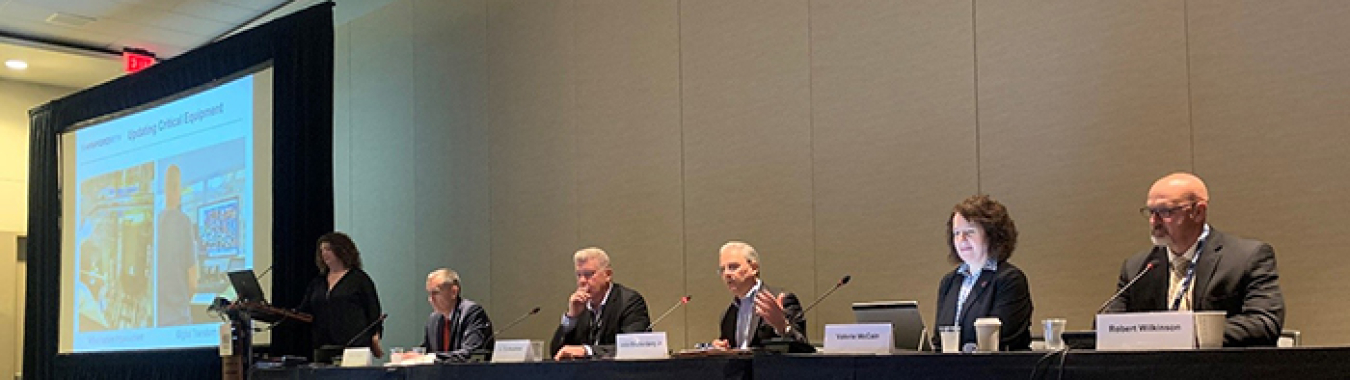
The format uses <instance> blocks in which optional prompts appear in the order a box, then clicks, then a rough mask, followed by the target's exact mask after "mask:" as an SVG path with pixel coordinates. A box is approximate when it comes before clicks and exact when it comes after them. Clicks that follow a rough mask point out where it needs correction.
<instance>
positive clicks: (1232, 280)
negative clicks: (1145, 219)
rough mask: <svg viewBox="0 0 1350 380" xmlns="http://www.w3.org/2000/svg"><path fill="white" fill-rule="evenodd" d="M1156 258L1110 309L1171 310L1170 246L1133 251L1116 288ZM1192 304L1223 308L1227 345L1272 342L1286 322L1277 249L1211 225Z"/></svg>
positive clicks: (1197, 268) (1198, 308)
mask: <svg viewBox="0 0 1350 380" xmlns="http://www.w3.org/2000/svg"><path fill="white" fill-rule="evenodd" d="M1149 261H1154V262H1156V264H1154V268H1153V269H1152V270H1150V271H1149V272H1148V273H1145V274H1144V276H1143V277H1140V278H1139V282H1136V283H1135V284H1134V286H1132V287H1130V289H1128V290H1126V291H1125V293H1122V294H1121V295H1120V297H1119V298H1117V299H1116V300H1115V301H1112V302H1111V304H1110V306H1108V307H1107V311H1108V312H1136V311H1163V310H1170V309H1171V306H1172V305H1170V304H1169V302H1170V301H1171V299H1170V298H1169V297H1168V296H1169V295H1168V294H1167V287H1168V285H1169V282H1170V278H1169V273H1168V270H1169V269H1170V268H1169V266H1170V264H1169V263H1170V258H1169V257H1168V253H1167V248H1164V247H1153V248H1150V249H1148V250H1145V251H1143V252H1139V253H1138V254H1135V255H1134V256H1133V257H1130V258H1129V259H1128V260H1125V263H1124V265H1121V268H1120V280H1119V282H1118V283H1117V287H1116V288H1117V289H1120V288H1121V287H1123V286H1125V284H1126V283H1129V282H1130V279H1133V278H1134V276H1136V275H1138V274H1139V271H1141V270H1143V268H1144V266H1146V265H1148V264H1147V263H1148V262H1149ZM1192 281H1193V285H1192V286H1193V288H1194V290H1195V292H1194V294H1193V299H1192V305H1193V307H1192V309H1194V310H1196V311H1201V310H1222V311H1224V312H1226V313H1227V315H1228V325H1227V327H1225V328H1224V332H1223V345H1224V346H1227V347H1242V346H1274V345H1275V343H1276V342H1277V341H1278V340H1279V339H1280V329H1281V327H1282V326H1283V324H1284V295H1282V294H1281V293H1280V275H1279V273H1277V271H1276V269H1275V249H1274V248H1272V247H1271V246H1270V244H1266V243H1264V242H1261V241H1257V240H1251V239H1243V238H1240V237H1237V236H1229V235H1226V234H1224V233H1222V232H1219V231H1218V230H1216V229H1213V228H1210V230H1209V237H1207V238H1206V240H1205V244H1204V247H1203V248H1202V250H1201V251H1200V257H1199V258H1197V259H1196V263H1195V278H1194V279H1193V280H1192Z"/></svg>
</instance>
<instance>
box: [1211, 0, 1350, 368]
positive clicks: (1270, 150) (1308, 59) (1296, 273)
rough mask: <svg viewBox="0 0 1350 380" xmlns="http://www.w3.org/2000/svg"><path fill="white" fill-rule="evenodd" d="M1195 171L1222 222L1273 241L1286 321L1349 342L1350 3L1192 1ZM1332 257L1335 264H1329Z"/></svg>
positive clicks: (1327, 340) (1317, 337) (1323, 338)
mask: <svg viewBox="0 0 1350 380" xmlns="http://www.w3.org/2000/svg"><path fill="white" fill-rule="evenodd" d="M1188 9H1189V24H1190V39H1191V86H1192V96H1193V99H1194V101H1193V107H1194V114H1195V117H1194V128H1195V167H1196V171H1197V172H1198V173H1199V174H1200V175H1201V176H1203V177H1204V178H1205V179H1206V181H1207V182H1208V184H1209V186H1210V196H1211V197H1212V198H1213V201H1214V202H1213V203H1212V206H1211V207H1212V208H1211V210H1212V212H1211V213H1210V215H1211V221H1212V223H1213V225H1214V226H1215V228H1218V229H1221V230H1224V231H1226V232H1230V233H1233V234H1237V235H1243V236H1246V237H1251V238H1258V239H1261V240H1264V241H1266V242H1268V243H1271V245H1273V246H1274V247H1275V252H1276V255H1277V259H1278V261H1279V269H1280V274H1281V278H1280V285H1281V287H1282V288H1283V290H1284V296H1285V306H1286V311H1287V312H1286V319H1285V327H1286V328H1290V329H1296V330H1301V331H1303V333H1304V343H1305V344H1312V345H1333V344H1345V343H1346V342H1350V326H1346V324H1345V321H1346V320H1347V319H1350V312H1348V311H1346V310H1350V299H1347V298H1346V297H1345V294H1346V287H1345V286H1344V285H1342V284H1344V279H1345V278H1346V277H1350V268H1347V267H1346V266H1345V265H1338V264H1336V263H1337V262H1339V261H1340V260H1341V258H1342V257H1343V255H1344V251H1345V250H1344V248H1342V244H1341V242H1342V241H1343V240H1344V237H1345V236H1346V235H1348V234H1350V226H1347V225H1346V224H1345V223H1344V222H1343V220H1344V218H1345V215H1347V214H1350V204H1347V203H1346V202H1345V198H1346V196H1345V194H1346V191H1345V189H1346V188H1350V175H1346V174H1347V169H1346V163H1347V162H1350V151H1347V150H1346V149H1345V144H1346V142H1347V141H1350V107H1347V104H1350V40H1347V39H1346V36H1347V35H1350V3H1346V2H1343V1H1332V0H1327V1H1292V2H1289V1H1286V2H1278V3H1267V2H1260V1H1242V2H1231V1H1192V2H1190V3H1189V6H1188ZM1328 263H1331V264H1330V265H1328Z"/></svg>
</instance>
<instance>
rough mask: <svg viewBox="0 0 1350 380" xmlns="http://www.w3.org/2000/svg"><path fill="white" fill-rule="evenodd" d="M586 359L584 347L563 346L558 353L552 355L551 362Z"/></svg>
mask: <svg viewBox="0 0 1350 380" xmlns="http://www.w3.org/2000/svg"><path fill="white" fill-rule="evenodd" d="M584 357H586V346H577V345H571V346H563V347H562V348H559V349H558V353H557V354H556V355H553V360H563V359H580V358H584Z"/></svg>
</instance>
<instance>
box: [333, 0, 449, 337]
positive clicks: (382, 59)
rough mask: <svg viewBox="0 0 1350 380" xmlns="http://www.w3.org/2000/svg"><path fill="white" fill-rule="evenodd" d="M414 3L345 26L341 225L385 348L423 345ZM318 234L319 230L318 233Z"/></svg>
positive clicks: (397, 5) (393, 6) (394, 5)
mask: <svg viewBox="0 0 1350 380" xmlns="http://www.w3.org/2000/svg"><path fill="white" fill-rule="evenodd" d="M413 14H414V12H413V7H412V3H411V2H408V1H402V2H395V3H392V4H390V5H388V6H386V7H383V8H380V9H378V10H376V11H374V12H371V13H370V14H369V15H367V16H366V17H363V18H360V19H357V20H354V21H352V22H351V23H350V24H348V27H349V28H350V29H349V31H350V33H351V36H350V41H351V49H350V53H349V60H350V61H349V62H348V70H349V72H350V73H351V83H350V85H349V87H348V91H349V95H348V96H349V97H350V104H351V121H350V123H351V133H350V134H349V137H350V138H351V141H352V148H351V156H350V157H351V158H350V163H351V165H350V166H351V175H350V188H349V191H350V195H349V198H350V199H351V208H350V212H351V216H350V218H349V219H348V220H347V224H346V225H338V229H339V230H344V231H345V232H348V233H350V234H351V236H352V239H353V240H355V241H356V244H357V247H359V248H360V249H361V253H362V255H361V256H362V261H363V264H365V270H366V272H367V273H369V274H370V276H371V278H372V279H373V280H374V281H375V285H376V289H377V290H378V291H379V293H380V296H381V297H380V306H381V307H382V309H383V310H384V312H385V313H388V314H389V318H388V320H387V321H386V322H385V326H386V329H385V330H384V335H383V341H384V342H385V343H386V344H387V347H397V346H407V345H410V344H416V343H421V341H422V339H421V330H420V329H416V328H410V327H415V326H422V325H423V324H424V323H425V322H426V319H425V317H426V316H425V315H417V314H418V313H417V311H418V310H420V309H419V306H420V305H422V304H425V303H426V301H423V297H408V296H407V295H408V294H424V293H425V292H426V290H424V289H423V284H422V283H421V281H416V280H415V279H417V278H419V277H420V276H422V275H424V273H421V268H418V267H416V264H415V263H414V262H413V260H412V257H414V255H413V253H414V244H413V242H414V237H415V235H414V231H415V226H416V224H415V221H414V219H413V218H412V217H411V216H412V215H414V214H415V212H416V210H417V208H418V207H417V205H416V204H415V203H414V202H413V196H414V191H415V187H414V186H415V185H414V183H415V181H416V177H415V175H414V173H415V170H414V169H415V166H414V165H413V164H411V162H413V161H414V160H415V159H416V155H415V153H414V152H415V144H414V141H415V138H416V135H415V132H414V125H415V124H414V106H413V104H414V102H413V101H412V98H413V96H414V92H413V89H414V83H416V82H417V81H418V79H417V78H416V77H415V76H414V72H413V63H412V61H411V60H409V59H408V57H411V56H413V53H414V52H415V51H416V49H414V47H413V41H412V39H411V38H410V37H411V35H412V29H411V26H412V25H411V23H410V22H408V21H407V20H409V19H411V18H412V17H413ZM316 238H317V236H316Z"/></svg>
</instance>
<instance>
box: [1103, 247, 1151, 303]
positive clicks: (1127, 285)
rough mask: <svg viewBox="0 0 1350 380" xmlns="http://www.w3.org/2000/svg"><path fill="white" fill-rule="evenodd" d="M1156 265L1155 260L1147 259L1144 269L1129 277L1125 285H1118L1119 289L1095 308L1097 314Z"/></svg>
mask: <svg viewBox="0 0 1350 380" xmlns="http://www.w3.org/2000/svg"><path fill="white" fill-rule="evenodd" d="M1157 265H1158V261H1157V260H1149V262H1148V264H1147V265H1144V270H1141V271H1139V274H1136V275H1134V278H1132V279H1130V282H1127V283H1125V286H1122V287H1120V290H1119V291H1117V292H1116V294H1115V295H1113V296H1111V298H1109V299H1107V300H1106V303H1103V304H1102V307H1100V308H1097V314H1101V313H1102V312H1103V311H1106V307H1107V306H1111V303H1112V302H1116V299H1117V298H1120V295H1121V294H1125V291H1126V290H1130V287H1131V286H1134V283H1135V282H1137V281H1139V279H1141V278H1144V274H1145V273H1148V271H1149V270H1152V269H1153V267H1155V266H1157Z"/></svg>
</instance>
